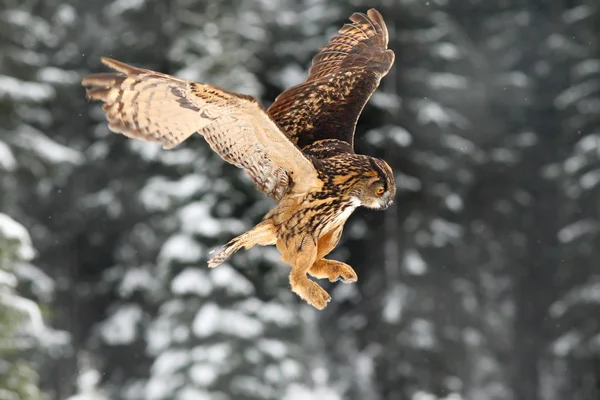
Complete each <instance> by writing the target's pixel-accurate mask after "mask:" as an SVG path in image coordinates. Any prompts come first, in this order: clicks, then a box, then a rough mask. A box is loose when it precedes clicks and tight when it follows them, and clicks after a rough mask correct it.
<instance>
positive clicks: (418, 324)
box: [407, 318, 436, 349]
mask: <svg viewBox="0 0 600 400" xmlns="http://www.w3.org/2000/svg"><path fill="white" fill-rule="evenodd" d="M407 334H408V335H409V343H410V344H411V345H412V346H414V347H417V348H420V349H432V348H433V347H434V346H435V343H436V340H435V336H434V329H433V325H432V324H431V322H430V321H427V320H425V319H423V318H415V319H414V320H413V321H412V322H411V324H410V327H409V328H408V332H407Z"/></svg>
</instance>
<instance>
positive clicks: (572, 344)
mask: <svg viewBox="0 0 600 400" xmlns="http://www.w3.org/2000/svg"><path fill="white" fill-rule="evenodd" d="M581 339H582V338H581V334H580V333H579V332H575V331H570V332H567V333H565V334H564V335H562V336H560V337H559V338H558V339H556V340H555V341H554V342H553V343H552V352H553V353H554V354H555V355H556V356H558V357H566V356H568V355H569V354H571V352H573V350H575V349H576V347H577V346H579V345H580V344H581Z"/></svg>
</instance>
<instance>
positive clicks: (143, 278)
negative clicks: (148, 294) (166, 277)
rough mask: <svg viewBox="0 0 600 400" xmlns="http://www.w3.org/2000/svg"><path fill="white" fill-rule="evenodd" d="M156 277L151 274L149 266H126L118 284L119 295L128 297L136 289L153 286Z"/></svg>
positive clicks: (146, 288) (145, 288)
mask: <svg viewBox="0 0 600 400" xmlns="http://www.w3.org/2000/svg"><path fill="white" fill-rule="evenodd" d="M155 284H156V277H154V276H152V274H151V273H150V270H149V268H142V267H140V268H134V267H128V268H127V270H126V271H125V274H124V275H123V277H122V278H121V282H120V284H119V295H120V296H121V297H129V296H130V295H131V294H132V293H133V292H135V291H136V290H149V289H152V288H154V286H155Z"/></svg>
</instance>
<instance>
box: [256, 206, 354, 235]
mask: <svg viewBox="0 0 600 400" xmlns="http://www.w3.org/2000/svg"><path fill="white" fill-rule="evenodd" d="M319 197H320V196H318V195H317V196H311V195H308V196H305V197H303V198H300V199H284V200H283V201H282V202H280V203H279V204H278V206H277V207H276V208H274V209H273V210H271V212H270V213H269V214H267V216H266V217H265V218H269V219H271V221H272V222H273V224H274V225H275V226H276V227H277V230H278V236H279V237H280V238H282V239H283V240H286V241H287V240H289V239H290V238H292V237H294V236H297V235H307V234H308V235H310V236H312V237H313V238H314V239H315V241H316V240H319V238H321V237H322V236H324V235H325V234H327V233H328V232H330V231H332V230H333V229H336V228H338V227H339V226H340V225H343V224H344V223H345V222H346V220H347V219H348V217H350V215H351V214H352V213H353V212H354V210H356V208H357V207H358V206H359V205H360V200H358V198H356V197H346V198H339V197H331V198H319ZM286 200H287V201H286Z"/></svg>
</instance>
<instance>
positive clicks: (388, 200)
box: [380, 196, 394, 210]
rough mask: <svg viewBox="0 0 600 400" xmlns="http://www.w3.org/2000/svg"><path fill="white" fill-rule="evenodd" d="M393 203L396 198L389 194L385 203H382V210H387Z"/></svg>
mask: <svg viewBox="0 0 600 400" xmlns="http://www.w3.org/2000/svg"><path fill="white" fill-rule="evenodd" d="M392 204H394V199H392V198H391V196H389V197H388V198H387V199H385V203H383V204H382V205H381V208H380V210H386V209H387V208H388V207H389V206H391V205H392Z"/></svg>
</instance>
